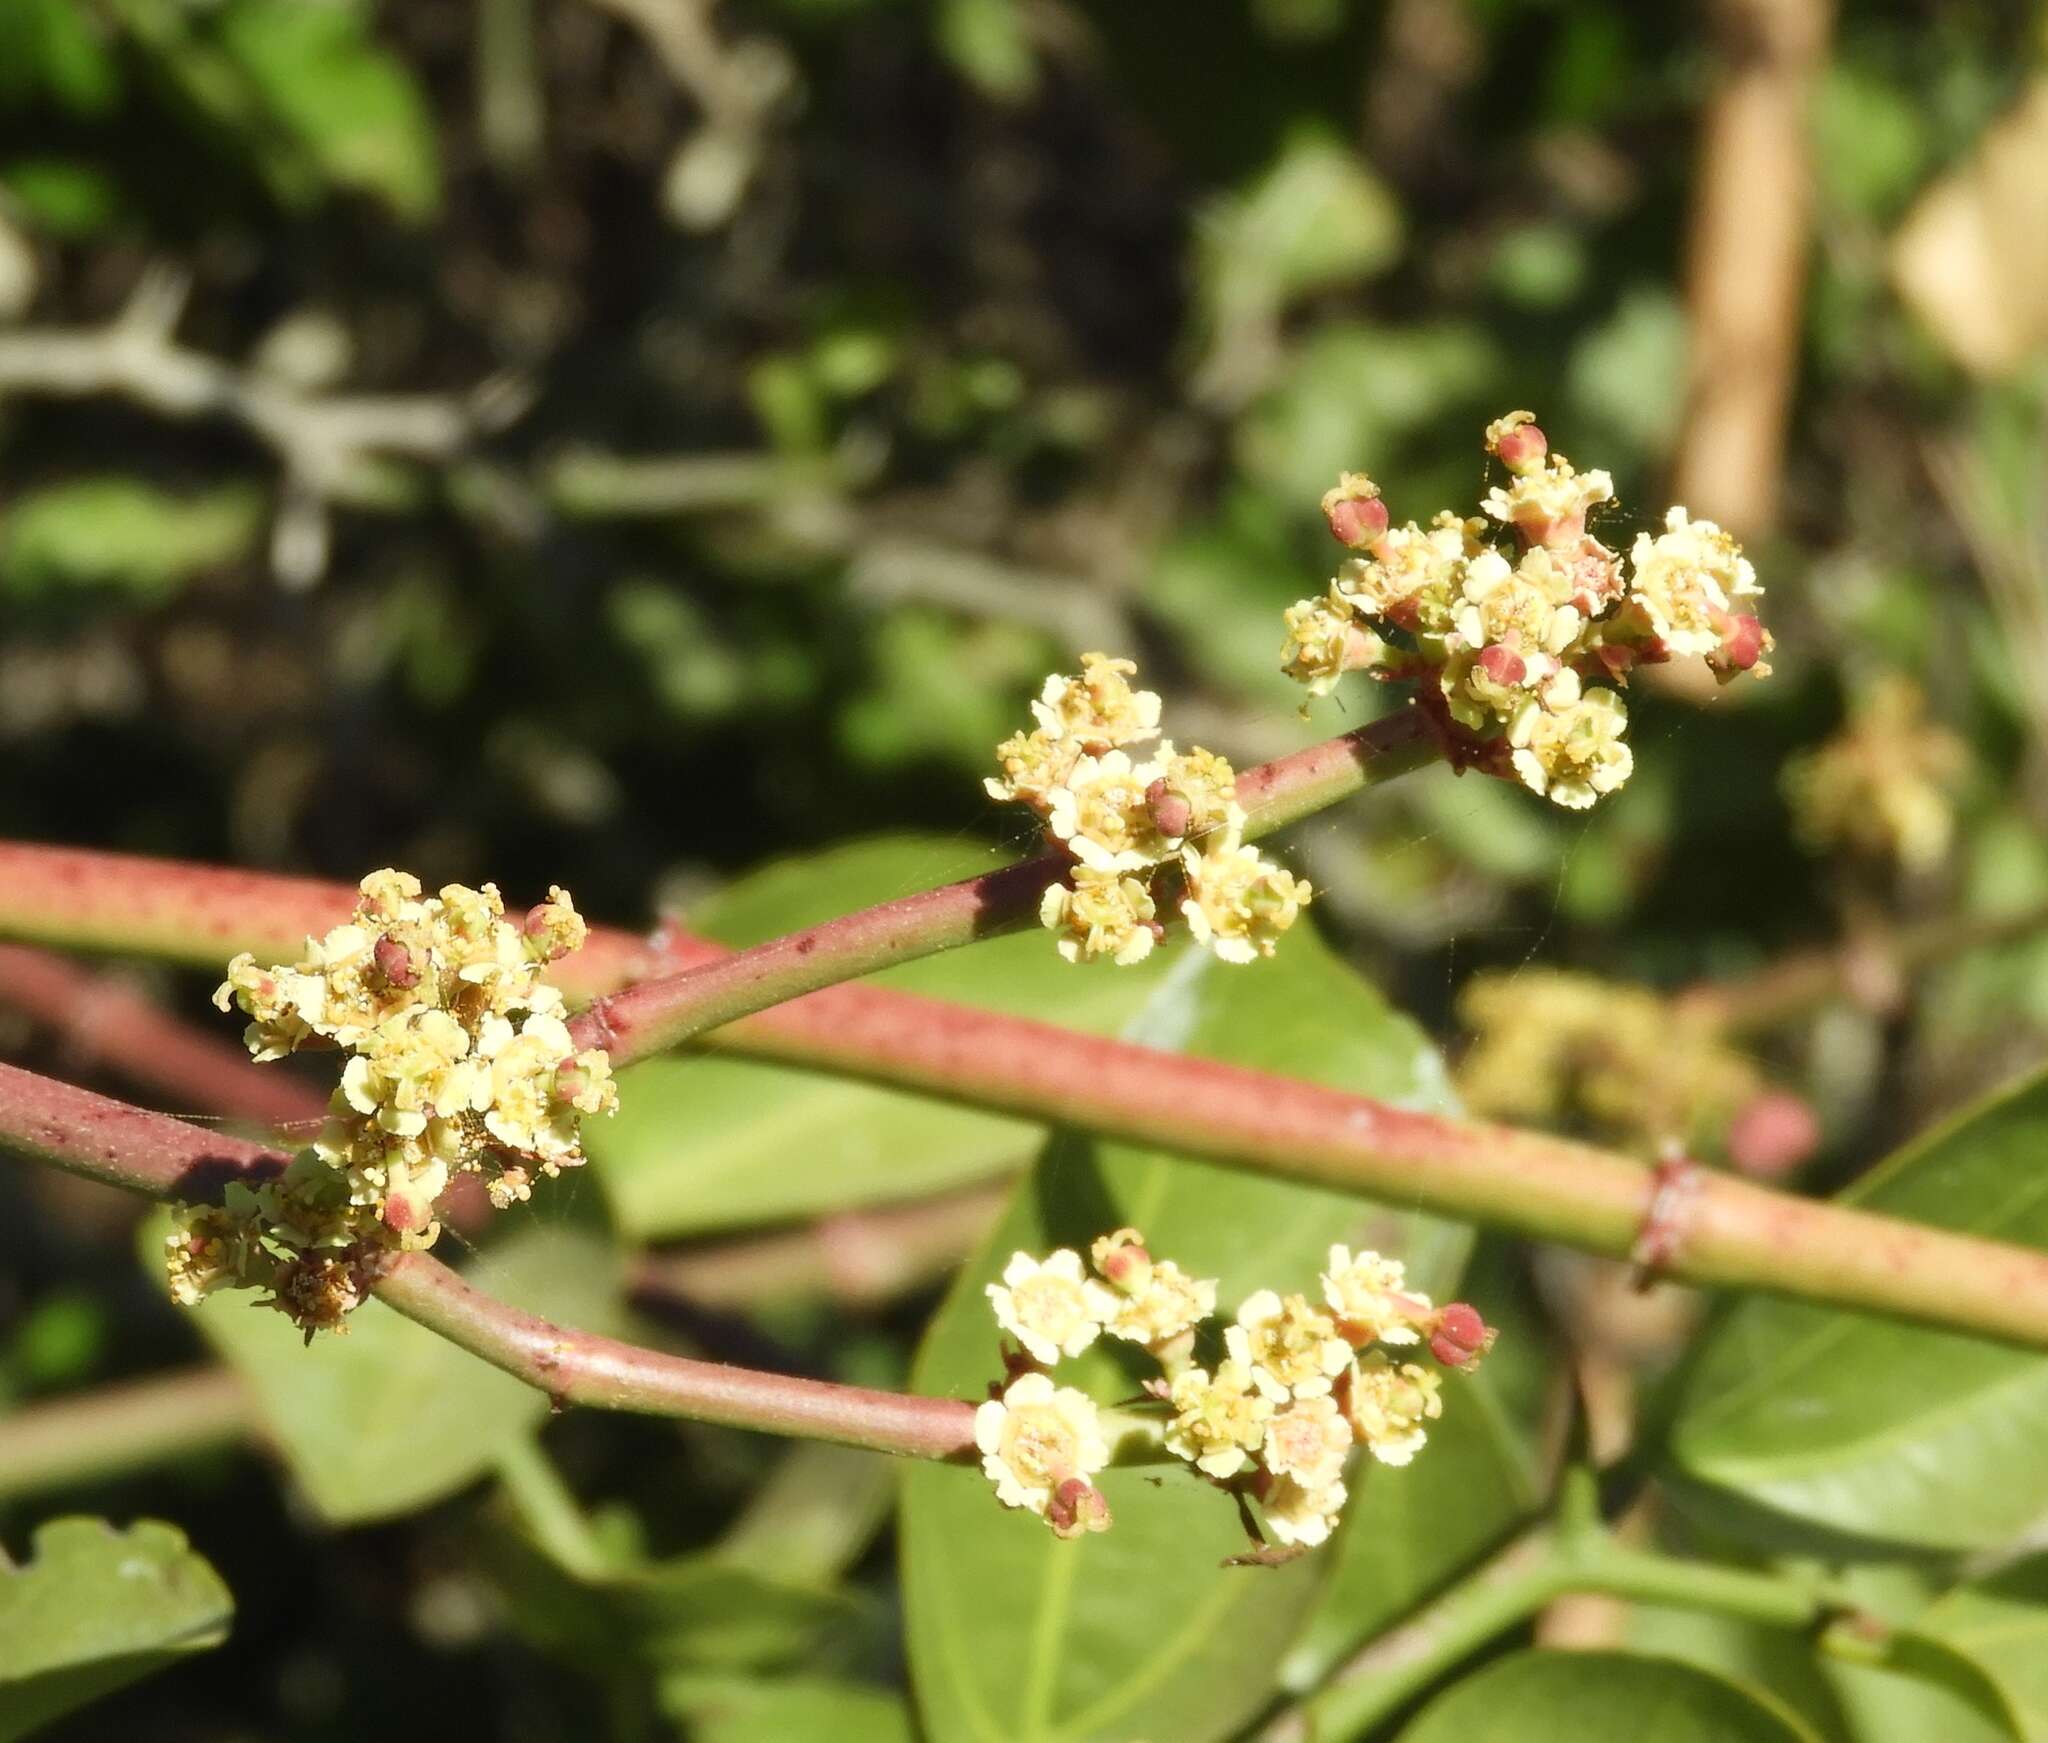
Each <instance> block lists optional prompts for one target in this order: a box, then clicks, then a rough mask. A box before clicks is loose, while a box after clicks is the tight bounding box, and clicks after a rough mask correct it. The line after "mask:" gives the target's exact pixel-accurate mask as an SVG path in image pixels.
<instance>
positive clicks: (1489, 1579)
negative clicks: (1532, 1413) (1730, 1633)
mask: <svg viewBox="0 0 2048 1743" xmlns="http://www.w3.org/2000/svg"><path fill="white" fill-rule="evenodd" d="M1580 1592H1585V1593H1596V1594H1599V1595H1602V1596H1606V1597H1613V1598H1623V1599H1627V1600H1629V1601H1630V1602H1634V1603H1642V1604H1660V1605H1666V1606H1670V1607H1673V1608H1677V1609H1686V1610H1703V1611H1708V1612H1711V1613H1713V1614H1716V1615H1722V1616H1733V1617H1737V1618H1740V1619H1741V1620H1743V1621H1746V1622H1755V1623H1759V1624H1761V1625H1763V1626H1765V1627H1770V1628H1790V1629H1802V1628H1815V1627H1818V1626H1819V1625H1820V1624H1821V1623H1822V1622H1824V1621H1825V1620H1826V1619H1827V1617H1828V1616H1829V1615H1830V1614H1831V1613H1833V1612H1834V1611H1835V1610H1836V1609H1838V1608H1840V1607H1841V1605H1840V1602H1839V1600H1838V1599H1837V1598H1836V1596H1835V1595H1834V1593H1833V1592H1832V1591H1831V1590H1830V1588H1828V1587H1827V1586H1825V1585H1824V1584H1820V1583H1808V1582H1805V1581H1801V1580H1796V1579H1791V1578H1787V1577H1785V1576H1783V1575H1779V1574H1772V1573H1761V1572H1758V1571H1756V1570H1754V1569H1750V1568H1736V1567H1721V1566H1716V1565H1714V1564H1712V1563H1708V1562H1697V1561H1690V1560H1685V1559H1683V1558H1681V1557H1678V1556H1670V1555H1663V1554H1660V1553H1658V1552H1657V1551H1655V1550H1645V1549H1632V1548H1629V1547H1627V1546H1625V1545H1622V1544H1619V1543H1616V1542H1615V1541H1614V1540H1613V1538H1612V1537H1611V1536H1609V1535H1608V1534H1607V1533H1606V1531H1605V1530H1604V1529H1601V1528H1597V1527H1595V1528H1591V1529H1581V1530H1575V1531H1565V1530H1561V1529H1559V1527H1557V1526H1556V1525H1551V1524H1543V1525H1538V1526H1535V1527H1532V1528H1531V1529H1530V1530H1529V1531H1527V1532H1525V1533H1524V1534H1523V1535H1522V1536H1520V1537H1518V1538H1516V1539H1515V1540H1514V1541H1513V1542H1511V1543H1510V1544H1509V1545H1508V1546H1507V1548H1505V1549H1504V1550H1502V1551H1501V1552H1500V1553H1499V1554H1498V1555H1497V1556H1495V1557H1494V1558H1493V1559H1492V1560H1491V1561H1489V1562H1487V1563H1486V1564H1485V1565H1484V1566H1483V1567H1481V1568H1479V1569H1478V1570H1477V1571H1476V1572H1474V1573H1472V1574H1471V1575H1469V1576H1467V1577H1466V1578H1465V1579H1463V1580H1461V1581H1460V1582H1459V1583H1458V1584H1457V1585H1455V1586H1453V1587H1451V1589H1450V1590H1449V1591H1447V1592H1445V1593H1444V1594H1443V1595H1442V1596H1441V1597H1439V1598H1437V1599H1436V1600H1434V1601H1433V1602H1431V1603H1429V1604H1427V1605H1425V1606H1424V1607H1423V1608H1422V1609H1421V1610H1419V1611H1418V1612H1417V1613H1416V1614H1415V1615H1414V1616H1413V1617H1412V1618H1411V1619H1410V1620H1409V1621H1407V1622H1405V1623H1402V1624H1401V1625H1400V1626H1398V1627H1396V1628H1394V1629H1392V1630H1391V1631H1390V1632H1388V1633H1386V1634H1383V1635H1381V1636H1380V1637H1379V1638H1378V1639H1377V1640H1375V1641H1373V1642H1372V1643H1371V1644H1370V1645H1369V1646H1367V1647H1366V1648H1365V1650H1364V1651H1362V1652H1361V1653H1359V1655H1358V1656H1357V1657H1356V1658H1354V1659H1353V1660H1352V1661H1351V1662H1350V1663H1349V1664H1348V1665H1346V1666H1345V1667H1344V1668H1343V1669H1342V1670H1340V1671H1339V1672H1337V1674H1336V1675H1335V1676H1334V1677H1333V1678H1332V1679H1331V1680H1330V1682H1329V1683H1327V1684H1326V1685H1325V1686H1324V1687H1323V1688H1322V1689H1320V1690H1318V1691H1317V1692H1316V1693H1315V1694H1313V1695H1311V1696H1310V1697H1309V1698H1308V1699H1306V1700H1305V1701H1303V1702H1301V1703H1300V1704H1299V1705H1298V1706H1296V1707H1294V1708H1292V1709H1290V1710H1289V1711H1288V1712H1287V1713H1284V1714H1283V1715H1281V1717H1280V1718H1279V1719H1278V1720H1277V1721H1275V1723H1274V1724H1273V1725H1271V1726H1270V1727H1268V1729H1267V1730H1266V1731H1265V1732H1264V1733H1263V1734H1262V1738H1261V1743H1310V1740H1311V1739H1312V1740H1313V1743H1350V1740H1351V1739H1354V1738H1360V1737H1364V1736H1366V1735H1367V1734H1368V1733H1370V1732H1371V1731H1372V1730H1373V1729H1374V1728H1375V1727H1376V1726H1378V1725H1379V1724H1380V1723H1381V1722H1382V1721H1384V1720H1385V1719H1386V1718H1387V1717H1388V1716H1389V1715H1390V1714H1392V1713H1393V1712H1395V1711H1396V1710H1398V1709H1399V1708H1400V1707H1402V1706H1403V1705H1405V1704H1406V1703H1407V1702H1409V1701H1411V1700H1413V1699H1414V1698H1415V1697H1416V1696H1417V1695H1419V1694H1420V1693H1422V1691H1423V1690H1425V1689H1427V1688H1428V1687H1429V1686H1430V1685H1431V1684H1432V1683H1434V1682H1436V1681H1437V1680H1438V1679H1439V1678H1440V1677H1442V1676H1444V1675H1445V1674H1446V1673H1448V1672H1449V1671H1451V1670H1453V1669H1455V1668H1456V1667H1457V1666H1458V1665H1459V1664H1461V1663H1463V1662H1464V1661H1465V1660H1466V1659H1468V1658H1470V1657H1472V1656H1473V1655H1474V1654H1475V1653H1477V1652H1478V1651H1480V1650H1481V1649H1482V1648H1483V1647H1485V1646H1487V1645H1488V1644H1490V1643H1491V1642H1492V1641H1494V1640H1496V1639H1498V1638H1499V1637H1500V1636H1501V1635H1503V1634H1506V1633H1508V1632H1510V1631H1511V1630H1513V1629H1515V1628H1518V1627H1520V1626H1521V1625H1522V1624H1523V1623H1525V1622H1528V1621H1530V1620H1531V1619H1533V1618H1534V1617H1535V1616H1536V1615H1537V1614H1538V1613H1539V1612H1540V1611H1541V1610H1543V1609H1544V1608H1545V1606H1547V1605H1548V1604H1550V1603H1551V1602H1552V1601H1553V1600H1555V1599H1557V1598H1561V1597H1565V1596H1567V1595H1570V1594H1573V1593H1580Z"/></svg>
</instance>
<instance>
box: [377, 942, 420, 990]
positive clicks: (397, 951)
mask: <svg viewBox="0 0 2048 1743" xmlns="http://www.w3.org/2000/svg"><path fill="white" fill-rule="evenodd" d="M370 954H371V956H372V957H373V958H374V959H375V961H376V964H377V972H378V973H379V974H381V975H382V976H383V977H384V979H385V981H386V983H387V984H388V985H391V986H397V987H410V986H417V985H418V984H419V979H420V975H419V970H418V969H416V968H414V967H413V965H412V952H411V951H410V950H408V949H406V947H405V946H404V945H403V944H401V943H399V942H398V940H397V939H396V938H393V937H392V936H391V935H390V933H388V932H387V933H386V934H385V935H384V936H383V937H381V938H379V939H378V940H377V946H376V948H375V949H374V950H373V951H372V952H371V953H370Z"/></svg>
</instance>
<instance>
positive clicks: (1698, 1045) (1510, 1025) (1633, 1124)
mask: <svg viewBox="0 0 2048 1743" xmlns="http://www.w3.org/2000/svg"><path fill="white" fill-rule="evenodd" d="M1458 1014H1459V1016H1460V1018H1461V1019H1462V1021H1463V1022H1464V1025H1465V1027H1466V1028H1467V1029H1468V1030H1470V1031H1471V1034H1472V1042H1471V1045H1470V1046H1469V1047H1468V1048H1467V1049H1466V1051H1465V1054H1464V1057H1463V1058H1462V1059H1461V1060H1460V1061H1459V1063H1458V1068H1457V1082H1458V1094H1459V1096H1460V1098H1461V1099H1462V1100H1463V1101H1464V1103H1465V1105H1466V1106H1467V1107H1469V1108H1471V1109H1472V1111H1473V1112H1475V1113H1479V1114H1484V1115H1486V1116H1488V1117H1489V1118H1492V1119H1498V1120H1508V1121H1512V1122H1515V1123H1517V1124H1525V1125H1548V1126H1576V1127H1579V1128H1582V1129H1586V1130H1590V1131H1593V1132H1595V1133H1597V1134H1599V1135H1600V1136H1601V1137H1603V1138H1607V1139H1609V1140H1611V1141H1614V1142H1616V1143H1619V1144H1622V1145H1625V1146H1627V1147H1628V1148H1630V1149H1633V1150H1636V1151H1638V1152H1639V1153H1641V1154H1643V1155H1646V1156H1655V1155H1660V1154H1663V1153H1664V1152H1666V1151H1667V1150H1668V1149H1670V1148H1671V1147H1673V1146H1677V1147H1678V1148H1680V1149H1682V1150H1684V1151H1686V1152H1687V1153H1689V1154H1693V1155H1706V1154H1714V1153H1720V1152H1725V1153H1726V1154H1727V1156H1728V1157H1729V1159H1730V1160H1731V1161H1733V1162H1735V1163H1736V1164H1737V1165H1738V1166H1739V1167H1742V1168H1744V1169H1745V1171H1753V1172H1765V1173H1775V1172H1781V1171H1782V1170H1783V1169H1784V1168H1786V1167H1790V1166H1792V1165H1794V1164H1795V1163H1797V1162H1799V1161H1803V1160H1804V1159H1805V1157H1806V1155H1807V1154H1809V1153H1810V1152H1811V1151H1812V1149H1813V1148H1814V1146H1815V1145H1816V1144H1817V1143H1818V1142H1819V1131H1818V1128H1817V1127H1816V1126H1815V1125H1814V1123H1813V1117H1812V1115H1811V1113H1810V1112H1806V1111H1805V1110H1804V1104H1803V1103H1799V1102H1798V1101H1797V1098H1795V1097H1791V1096H1788V1095H1786V1094H1785V1092H1783V1091H1777V1090H1772V1089H1770V1088H1769V1087H1768V1086H1767V1085H1766V1082H1765V1079H1764V1076H1763V1073H1762V1071H1761V1070H1760V1069H1759V1068H1758V1066H1757V1064H1756V1061H1755V1060H1753V1059H1752V1058H1751V1057H1750V1056H1749V1055H1747V1054H1746V1053H1744V1052H1742V1051H1741V1050H1740V1049H1739V1048H1737V1047H1736V1046H1734V1045H1733V1044H1732V1043H1731V1042H1730V1040H1729V1039H1728V1038H1727V1036H1726V1035H1725V1034H1724V1033H1723V1031H1722V1028H1721V1026H1720V1023H1719V1021H1718V1019H1717V1018H1716V1017H1715V1016H1714V1015H1713V1014H1712V1013H1710V1012H1707V1011H1704V1010H1699V1009H1694V1008H1692V1007H1689V1006H1688V1005H1686V1003H1685V1002H1684V1001H1682V1000H1673V999H1667V998H1664V997H1662V996H1660V995H1659V994H1657V993H1656V992H1653V991H1651V990H1650V989H1649V988H1647V987H1640V986H1632V985H1625V984H1623V983H1621V982H1617V981H1607V980H1602V979H1601V978H1599V977H1598V976H1597V975H1590V974H1577V973H1572V972H1570V971H1567V970H1554V969H1521V970H1518V971H1516V972H1515V973H1512V974H1477V975H1474V976H1473V977H1472V978H1471V979H1470V980H1469V981H1467V982H1466V983H1465V986H1464V989H1463V991H1462V992H1461V993H1460V994H1459V998H1458ZM1765 1152H1769V1156H1768V1158H1767V1157H1766V1155H1765Z"/></svg>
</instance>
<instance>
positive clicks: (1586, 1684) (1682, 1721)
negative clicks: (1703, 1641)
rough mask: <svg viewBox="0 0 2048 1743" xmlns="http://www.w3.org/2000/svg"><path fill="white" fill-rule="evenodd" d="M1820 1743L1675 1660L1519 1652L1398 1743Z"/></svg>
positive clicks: (1423, 1717)
mask: <svg viewBox="0 0 2048 1743" xmlns="http://www.w3.org/2000/svg"><path fill="white" fill-rule="evenodd" d="M1567 1737H1568V1738H1570V1739H1571V1743H1646V1740H1647V1739H1650V1738H1654V1739H1655V1740H1656V1743H1817V1737H1816V1733H1815V1732H1814V1731H1812V1730H1811V1729H1809V1728H1808V1727H1807V1726H1806V1725H1805V1724H1804V1723H1803V1722H1802V1721H1801V1720H1800V1719H1798V1718H1797V1717H1796V1716H1795V1715H1794V1714H1793V1713H1792V1712H1791V1711H1790V1710H1789V1709H1787V1708H1785V1707H1783V1706H1781V1705H1779V1704H1778V1703H1777V1702H1775V1701H1773V1700H1771V1699H1770V1697H1769V1696H1767V1695H1765V1694H1763V1693H1762V1692H1761V1691H1758V1690H1754V1689H1749V1688H1745V1687H1744V1686H1742V1685H1741V1684H1739V1683H1735V1682H1731V1681H1729V1680H1727V1679H1726V1678H1723V1677H1718V1676H1713V1675H1710V1674H1709V1673H1707V1672H1706V1671H1703V1670H1699V1669H1697V1668H1695V1667H1694V1666H1692V1665H1689V1664H1681V1663H1679V1662H1678V1661H1677V1660H1675V1659H1664V1658H1642V1657H1638V1656H1636V1655H1634V1654H1632V1653H1626V1652H1518V1653H1515V1654H1513V1655H1511V1656H1510V1657H1507V1658H1503V1659H1498V1660H1496V1661H1495V1662H1494V1663H1492V1664H1490V1665H1488V1666H1487V1667H1486V1668H1485V1669H1484V1670H1481V1671H1479V1672H1478V1673H1477V1674H1476V1675H1473V1676H1469V1677H1467V1678H1465V1680H1464V1681H1462V1682H1459V1683H1455V1684H1453V1685H1452V1686H1451V1687H1450V1688H1449V1689H1447V1690H1445V1691H1444V1693H1443V1694H1441V1695H1439V1696H1438V1697H1437V1698H1436V1699H1435V1700H1433V1701H1431V1702H1430V1704H1429V1705H1428V1706H1427V1707H1425V1708H1424V1709H1423V1710H1422V1712H1421V1713H1420V1714H1419V1715H1418V1716H1417V1717H1416V1718H1415V1720H1414V1721H1413V1722H1412V1723H1411V1724H1409V1725H1408V1726H1406V1727H1405V1728H1404V1729H1403V1730H1402V1732H1401V1734H1400V1743H1537V1740H1538V1739H1549V1738H1567Z"/></svg>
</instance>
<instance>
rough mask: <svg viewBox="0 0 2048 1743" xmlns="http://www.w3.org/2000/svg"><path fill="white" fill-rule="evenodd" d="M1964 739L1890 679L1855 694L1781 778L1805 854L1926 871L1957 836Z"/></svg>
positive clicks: (1918, 693) (1906, 681)
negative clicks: (1844, 712) (1827, 734)
mask: <svg viewBox="0 0 2048 1743" xmlns="http://www.w3.org/2000/svg"><path fill="white" fill-rule="evenodd" d="M1968 768H1969V751H1968V749H1967V747H1966V746H1965V745H1964V744H1963V741H1962V740H1961V739H1959V738H1958V737H1956V735H1955V734H1954V733H1952V732H1949V731H1947V730H1946V729H1945V728H1943V727H1942V726H1941V725H1939V724H1938V723H1937V722H1936V721H1934V720H1933V719H1932V718H1930V717H1929V714H1928V710H1927V696H1926V693H1925V692H1924V691H1923V690H1922V689H1921V688H1920V686H1919V685H1918V684H1916V683H1915V682H1914V681H1913V680H1912V679H1911V678H1908V677H1905V676H1904V675H1903V674H1899V673H1892V674H1889V675H1887V676H1885V677H1882V678H1879V679H1878V680H1876V681H1875V682H1873V683H1872V684H1870V685H1869V687H1868V688H1867V689H1865V690H1864V691H1863V693H1862V694H1861V695H1860V696H1858V697H1857V699H1856V702H1855V704H1854V706H1853V708H1852V709H1851V711H1850V715H1849V719H1848V721H1847V723H1846V724H1845V725H1844V726H1843V727H1842V729H1841V730H1840V731H1839V732H1837V733H1836V734H1835V736H1834V737H1832V738H1830V739H1829V740H1828V741H1827V742H1826V743H1825V744H1823V745H1821V746H1820V747H1819V748H1818V749H1817V750H1812V751H1808V752H1807V753H1806V754H1804V755H1803V756H1800V757H1798V758H1796V759H1795V760H1794V761H1793V762H1792V763H1791V764H1790V765H1789V766H1788V768H1787V769H1786V772H1785V797H1786V798H1787V799H1788V800H1789V801H1790V803H1791V806H1792V816H1793V821H1794V823H1795V824H1796V825H1797V826H1798V829H1799V833H1800V836H1801V837H1802V839H1803V840H1804V841H1805V843H1806V844H1807V845H1808V846H1809V847H1813V848H1817V849H1828V848H1846V849H1848V850H1849V851H1850V852H1852V853H1855V854H1859V855H1863V856H1866V857H1868V858H1870V859H1873V860H1878V861H1883V860H1892V861H1895V862H1896V863H1897V864H1898V865H1899V866H1900V867H1901V868H1902V869H1903V870H1905V871H1908V872H1924V871H1927V870H1928V869H1930V868H1931V867H1933V866H1935V865H1938V864H1939V863H1940V862H1941V860H1942V859H1943V858H1944V857H1945V856H1946V854H1947V853H1948V849H1949V844H1950V842H1951V841H1952V840H1953V839H1954V836H1955V822H1956V812H1955V794H1956V787H1957V785H1958V783H1959V781H1960V778H1961V777H1962V775H1963V774H1964V773H1965V772H1966V771H1967V769H1968Z"/></svg>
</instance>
